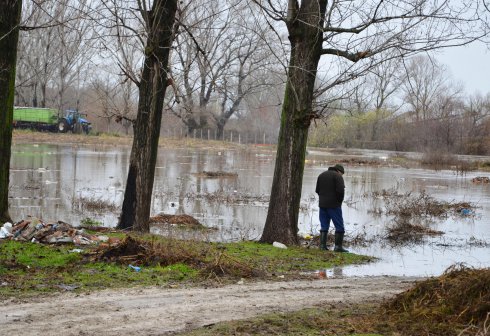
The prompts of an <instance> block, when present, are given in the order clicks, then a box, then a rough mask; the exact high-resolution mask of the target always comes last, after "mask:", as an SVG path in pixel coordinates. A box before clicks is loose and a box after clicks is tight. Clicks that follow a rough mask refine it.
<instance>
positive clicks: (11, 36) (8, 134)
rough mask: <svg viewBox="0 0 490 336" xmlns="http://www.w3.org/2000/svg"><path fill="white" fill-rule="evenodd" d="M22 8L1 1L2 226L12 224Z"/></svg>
mask: <svg viewBox="0 0 490 336" xmlns="http://www.w3.org/2000/svg"><path fill="white" fill-rule="evenodd" d="M21 8H22V0H2V1H0V223H5V222H11V221H12V219H11V218H10V214H9V211H8V207H9V205H8V191H9V181H10V156H11V148H10V147H11V146H12V119H13V111H14V96H15V89H14V88H15V66H16V61H17V42H18V40H19V22H20V11H21Z"/></svg>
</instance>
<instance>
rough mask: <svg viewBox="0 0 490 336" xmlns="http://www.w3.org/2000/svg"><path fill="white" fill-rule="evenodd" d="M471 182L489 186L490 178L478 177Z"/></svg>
mask: <svg viewBox="0 0 490 336" xmlns="http://www.w3.org/2000/svg"><path fill="white" fill-rule="evenodd" d="M471 182H473V183H475V184H487V183H490V178H488V177H486V176H477V177H474V178H472V179H471Z"/></svg>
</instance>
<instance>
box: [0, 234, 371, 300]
mask: <svg viewBox="0 0 490 336" xmlns="http://www.w3.org/2000/svg"><path fill="white" fill-rule="evenodd" d="M108 235H109V236H110V237H113V238H115V241H117V243H115V244H109V243H101V244H100V245H99V246H90V247H84V248H83V252H82V253H77V252H74V251H72V250H73V249H74V248H75V246H74V245H73V244H67V245H43V244H36V243H30V242H18V241H12V240H6V241H0V299H2V298H7V297H13V296H15V297H26V296H33V295H38V294H41V293H54V292H59V291H64V290H74V291H76V292H79V291H91V290H97V289H105V288H125V287H132V286H171V287H173V286H179V285H205V284H206V285H207V284H209V283H210V282H211V283H213V284H226V283H233V282H236V281H237V280H239V279H242V278H249V279H251V280H253V279H258V280H259V279H261V280H267V279H274V280H276V279H277V278H278V276H281V278H285V279H289V280H291V279H299V278H304V277H307V276H308V275H305V272H310V271H315V270H317V269H321V268H323V269H325V268H329V267H332V266H335V265H344V264H352V263H361V262H367V261H369V260H371V258H369V257H365V256H359V255H355V254H352V253H334V252H331V251H330V252H325V251H320V250H318V249H306V248H301V247H291V248H288V249H278V248H275V247H273V246H271V245H268V244H260V243H254V242H241V243H231V244H223V243H220V244H218V243H206V242H198V241H182V240H176V239H171V238H165V237H161V236H155V235H136V234H132V235H131V236H128V235H126V234H123V233H120V232H119V233H109V234H108ZM129 265H132V266H137V267H140V270H139V271H135V270H134V269H132V268H130V267H129Z"/></svg>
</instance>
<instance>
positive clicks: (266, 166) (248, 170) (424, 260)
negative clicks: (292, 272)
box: [10, 144, 490, 276]
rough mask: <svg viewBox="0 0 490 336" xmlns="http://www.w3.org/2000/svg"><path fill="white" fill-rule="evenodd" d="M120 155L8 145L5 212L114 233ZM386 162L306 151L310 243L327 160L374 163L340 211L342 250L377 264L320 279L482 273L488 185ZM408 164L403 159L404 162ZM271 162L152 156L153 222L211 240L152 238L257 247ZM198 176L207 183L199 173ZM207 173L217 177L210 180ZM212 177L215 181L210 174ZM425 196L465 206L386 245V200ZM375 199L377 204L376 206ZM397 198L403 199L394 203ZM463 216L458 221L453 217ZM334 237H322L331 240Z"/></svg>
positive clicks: (185, 153) (258, 155)
mask: <svg viewBox="0 0 490 336" xmlns="http://www.w3.org/2000/svg"><path fill="white" fill-rule="evenodd" d="M129 153H130V149H129V147H109V146H107V147H103V146H95V145H91V146H65V145H48V144H39V145H35V144H29V145H15V146H14V147H13V150H12V161H11V176H10V180H11V183H10V205H11V206H10V212H11V215H12V217H13V218H14V219H15V220H19V219H22V218H25V217H27V216H28V215H32V216H36V217H41V218H43V219H44V220H45V221H58V220H62V221H65V222H67V223H70V224H72V225H75V226H76V225H80V223H81V222H82V221H83V220H84V219H85V218H90V219H92V220H96V221H100V222H102V223H103V224H104V226H108V227H114V226H116V225H117V221H118V216H119V209H120V206H121V204H122V198H123V194H124V185H125V181H126V177H127V171H128V162H129ZM390 155H392V154H390V153H388V152H380V151H360V150H356V151H350V152H342V153H330V152H324V151H319V150H311V151H309V154H308V156H307V161H306V167H305V175H304V181H303V191H302V204H301V213H300V220H299V222H300V223H299V226H300V230H301V232H302V233H305V234H306V233H313V234H318V231H319V220H318V207H317V197H316V195H315V193H314V189H315V183H316V178H317V176H318V174H320V173H321V172H322V171H323V170H325V169H326V168H327V167H328V166H330V165H333V164H334V163H335V162H336V160H340V159H343V160H344V161H345V160H352V162H355V161H356V160H357V161H363V160H376V161H377V162H380V163H381V164H377V165H359V164H354V163H353V164H348V163H347V164H344V167H345V169H346V174H345V175H344V179H345V182H346V202H345V205H344V206H343V211H344V219H345V224H346V230H347V233H346V237H347V238H348V239H351V240H354V241H353V242H352V243H355V244H352V245H351V246H349V249H350V250H351V251H352V252H355V253H361V254H367V255H372V256H375V257H378V258H379V261H378V262H376V263H371V264H368V265H361V266H352V267H345V268H343V269H334V270H328V273H330V275H334V276H340V275H344V276H350V275H365V276H368V275H381V274H387V275H415V276H426V275H438V274H441V273H442V272H443V271H444V270H445V269H446V268H447V267H449V266H450V265H452V264H454V263H458V262H464V263H467V264H469V265H471V266H475V267H490V184H489V183H480V184H477V183H473V182H472V181H471V180H472V178H474V177H477V176H489V175H490V174H488V173H482V172H470V173H467V174H465V175H458V174H456V173H455V172H453V171H444V170H443V171H433V170H425V169H420V168H410V169H409V168H402V167H399V166H392V165H386V164H383V162H384V160H386V158H388V157H389V156H390ZM411 155H413V156H415V155H416V154H407V155H406V156H407V157H410V156H411ZM273 168H274V152H272V151H270V150H267V149H260V148H257V149H250V150H218V149H212V148H209V149H188V148H180V149H161V150H160V151H159V157H158V162H157V170H156V179H155V185H154V191H153V195H154V197H153V202H152V206H151V209H152V215H156V214H158V213H162V212H163V213H166V214H187V215H191V216H193V217H194V218H196V219H197V220H199V221H200V222H201V223H202V224H203V225H205V226H206V227H208V228H211V230H206V231H204V232H202V231H199V232H195V231H189V230H180V229H176V228H170V229H169V228H168V227H163V226H159V225H155V226H153V227H152V232H154V233H159V234H167V235H168V234H170V235H176V236H179V237H183V238H199V239H207V240H210V241H236V240H241V239H258V238H259V237H260V234H261V232H262V227H263V224H264V221H265V217H266V214H267V205H268V198H269V196H268V193H269V192H270V186H271V183H272V174H273ZM206 172H207V173H206ZM209 172H223V173H230V174H224V175H225V176H213V174H209ZM218 175H219V174H218ZM421 194H422V195H426V196H427V197H430V198H431V199H433V200H436V201H439V202H449V203H461V204H466V203H468V204H471V205H472V208H468V209H459V211H449V212H448V213H446V214H444V215H443V216H438V217H436V218H435V217H430V216H424V217H417V218H412V219H411V221H410V224H415V225H419V226H423V227H426V228H430V229H431V230H433V231H438V232H441V233H440V234H436V235H429V236H424V237H423V238H422V239H421V240H419V241H408V242H396V241H395V242H394V241H389V240H387V239H386V236H387V228H389V227H391V226H393V225H394V223H396V222H398V223H399V224H400V225H402V226H403V225H404V224H405V223H400V219H399V218H397V217H396V216H394V215H393V214H389V213H387V205H386V202H387V200H388V202H389V201H390V200H392V199H393V198H394V197H399V199H400V202H402V201H401V200H403V199H404V198H409V197H417V195H421ZM381 195H384V196H383V197H382V196H381ZM400 195H401V196H403V197H400ZM462 210H464V211H462ZM332 229H333V228H331V230H332Z"/></svg>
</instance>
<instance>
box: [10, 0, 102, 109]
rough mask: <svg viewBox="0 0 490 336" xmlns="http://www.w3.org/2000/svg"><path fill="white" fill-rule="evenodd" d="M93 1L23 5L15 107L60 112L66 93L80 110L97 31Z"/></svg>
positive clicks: (58, 0)
mask: <svg viewBox="0 0 490 336" xmlns="http://www.w3.org/2000/svg"><path fill="white" fill-rule="evenodd" d="M91 6H94V4H93V3H92V2H89V1H88V0H83V1H74V0H57V1H42V2H27V3H26V5H25V7H24V10H23V13H24V15H23V20H22V27H21V29H22V30H23V31H24V33H23V34H22V36H21V41H20V45H19V60H18V64H19V72H18V74H17V87H16V94H17V103H18V104H19V103H20V104H22V105H34V106H38V105H39V106H41V107H46V106H48V105H49V106H56V107H58V108H59V109H60V110H64V108H65V107H67V105H68V100H69V99H68V96H67V93H68V92H69V91H70V94H71V98H72V101H71V102H70V103H69V104H71V106H72V107H78V105H79V101H80V90H81V88H82V86H83V84H84V82H85V80H86V79H87V77H88V75H89V65H90V63H89V62H90V60H91V57H92V56H93V52H94V49H93V48H92V46H93V44H94V41H95V39H94V34H95V26H94V23H93V21H92V20H91V19H90V16H91V12H92V10H96V9H97V8H92V7H91Z"/></svg>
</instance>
